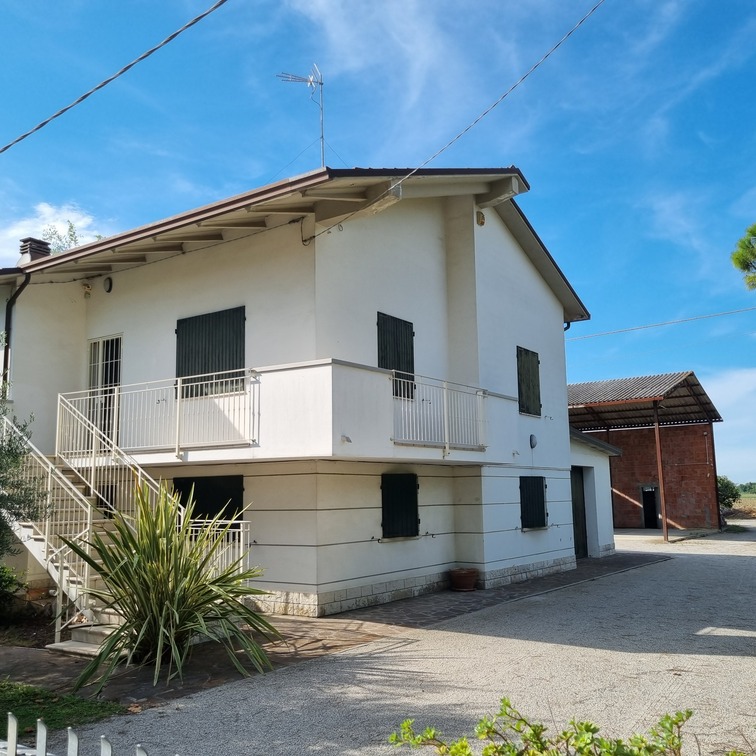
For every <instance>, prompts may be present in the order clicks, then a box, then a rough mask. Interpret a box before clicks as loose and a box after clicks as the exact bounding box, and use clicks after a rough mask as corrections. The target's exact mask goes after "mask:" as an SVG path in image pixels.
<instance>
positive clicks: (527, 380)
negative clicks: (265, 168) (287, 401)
mask: <svg viewBox="0 0 756 756" xmlns="http://www.w3.org/2000/svg"><path fill="white" fill-rule="evenodd" d="M539 365H540V362H539V360H538V352H531V351H530V349H525V348H524V347H520V346H518V347H517V397H518V399H519V404H520V412H522V413H523V414H525V415H539V416H540V414H541V378H540V373H539Z"/></svg>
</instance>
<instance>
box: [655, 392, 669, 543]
mask: <svg viewBox="0 0 756 756" xmlns="http://www.w3.org/2000/svg"><path fill="white" fill-rule="evenodd" d="M654 435H655V437H656V469H657V471H658V474H659V501H660V505H661V518H662V538H663V539H664V540H665V541H669V530H668V528H667V501H666V499H665V496H664V466H663V464H662V452H661V435H660V433H659V402H658V401H656V402H654Z"/></svg>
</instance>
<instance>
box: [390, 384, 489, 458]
mask: <svg viewBox="0 0 756 756" xmlns="http://www.w3.org/2000/svg"><path fill="white" fill-rule="evenodd" d="M393 383H394V443H396V444H404V445H412V446H438V447H442V448H444V450H445V452H446V453H448V451H449V449H472V450H478V451H483V450H484V449H485V438H484V422H483V418H484V413H483V401H484V399H485V397H486V392H485V391H484V390H483V389H479V388H475V387H474V386H465V385H464V384H460V383H452V382H450V381H442V380H439V379H436V378H429V377H427V376H421V375H408V374H406V373H399V372H396V371H395V372H394V378H393Z"/></svg>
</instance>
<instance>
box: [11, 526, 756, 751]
mask: <svg viewBox="0 0 756 756" xmlns="http://www.w3.org/2000/svg"><path fill="white" fill-rule="evenodd" d="M744 524H748V523H744ZM617 544H618V548H619V549H621V552H622V553H620V554H618V555H617V556H615V557H611V558H608V559H606V560H599V561H596V562H593V561H591V560H589V561H587V562H581V564H580V567H579V568H578V570H577V571H574V572H572V573H563V574H562V575H561V576H550V577H547V578H541V579H539V580H535V581H530V582H529V583H525V584H518V585H514V586H508V587H507V588H504V589H496V591H495V592H494V591H481V592H476V593H472V594H453V593H444V594H434V595H432V596H428V597H422V598H419V599H410V600H408V601H406V602H398V603H397V604H394V605H387V606H384V607H376V608H373V609H370V610H360V611H358V612H349V613H345V614H343V615H340V616H337V617H334V618H327V619H325V620H322V619H321V620H305V619H298V618H281V620H282V621H283V622H278V619H277V622H278V624H279V625H281V627H282V630H283V631H284V633H285V634H286V635H287V636H288V637H289V638H290V641H291V646H290V647H289V648H288V649H286V650H283V649H282V650H281V651H280V656H277V653H278V652H277V651H276V650H275V649H273V650H272V655H273V657H274V659H275V661H276V663H277V664H281V665H286V666H287V668H281V669H278V670H277V671H276V672H274V673H272V674H267V675H263V676H255V677H252V678H250V679H244V680H239V679H238V678H235V677H234V676H233V675H228V674H227V672H226V671H223V670H224V669H226V670H227V669H228V663H227V662H225V663H224V662H223V661H222V660H216V661H213V660H212V658H210V657H208V656H205V655H204V654H206V653H208V651H207V649H202V650H201V651H199V652H198V655H197V656H195V658H194V660H193V664H192V666H193V668H194V665H195V663H196V664H197V669H198V668H200V667H201V668H202V673H201V674H199V673H197V669H195V670H194V671H193V672H192V673H191V675H190V678H188V679H187V680H185V683H184V686H181V687H176V688H174V689H173V690H158V691H155V690H153V689H151V687H150V686H144V687H141V688H140V686H141V685H142V684H143V683H141V682H139V680H138V679H136V678H133V679H132V680H130V681H129V680H128V679H123V680H121V681H118V682H116V683H115V685H116V687H115V688H112V689H111V690H110V692H109V695H112V693H114V692H116V691H117V690H118V687H117V686H119V685H123V686H124V687H122V688H121V693H123V694H126V693H127V691H130V693H129V695H132V696H133V697H136V698H138V697H139V696H140V695H142V694H145V695H144V696H143V702H144V703H145V704H146V703H162V704H163V705H162V706H159V707H157V708H147V709H145V711H143V712H142V713H141V714H138V715H136V716H128V717H120V718H117V719H114V720H111V721H108V722H103V723H98V724H96V725H93V726H91V727H88V728H82V732H81V735H82V739H83V740H82V742H83V743H85V744H86V745H85V746H84V748H83V754H84V756H86V754H88V753H92V754H94V753H96V750H95V748H96V742H97V739H98V737H99V735H100V734H102V733H107V735H108V737H109V738H111V740H112V741H113V742H114V745H115V746H116V751H115V752H116V753H124V754H125V753H133V748H134V745H135V744H136V743H138V742H141V743H142V744H144V745H145V747H146V748H147V750H148V752H149V753H150V756H161V754H166V756H169V755H172V754H175V753H180V754H181V755H182V756H191V755H192V754H198V755H199V754H206V753H213V754H214V756H224V755H225V754H229V755H231V754H233V755H234V756H238V754H245V755H246V754H250V755H256V754H259V755H260V756H263V754H264V755H265V756H271V755H275V756H278V755H279V754H280V755H281V756H288V755H289V754H291V755H292V756H294V755H295V754H296V756H301V754H303V753H310V752H312V753H319V754H338V755H339V756H372V755H373V754H375V755H376V756H382V755H383V754H386V755H388V754H391V753H396V751H395V750H394V749H391V748H390V747H389V746H387V745H385V742H386V740H385V739H386V737H387V735H388V733H389V732H391V731H392V730H393V729H395V728H396V727H397V726H398V724H399V722H401V720H402V719H404V718H406V717H408V716H413V717H416V718H417V720H418V725H421V726H425V725H428V724H433V725H436V726H438V727H439V728H440V729H441V730H442V731H444V732H448V733H450V734H453V733H461V732H464V731H470V729H471V727H472V724H473V722H474V720H475V719H476V717H477V715H480V714H483V713H487V712H491V711H492V710H494V709H496V708H497V705H498V700H499V698H500V697H501V696H502V695H509V696H510V697H511V698H512V699H513V700H514V702H515V703H516V704H517V705H518V706H519V707H520V708H521V709H522V710H523V711H524V712H526V713H528V714H530V715H531V716H532V717H534V718H537V719H540V720H541V721H544V722H546V723H547V724H548V725H549V726H550V727H551V728H554V727H557V726H562V725H564V724H565V723H566V722H567V721H568V720H569V719H570V718H572V717H577V718H589V719H592V720H594V721H597V722H598V723H599V724H601V725H602V729H603V730H604V731H605V732H607V733H608V734H616V735H627V734H629V733H630V732H632V731H636V730H642V729H646V728H648V727H649V726H650V725H651V724H652V723H653V722H654V720H655V719H656V718H658V716H660V715H661V714H662V713H663V712H665V711H673V710H675V709H678V708H686V707H691V708H693V709H694V710H695V711H696V716H695V718H694V720H693V722H691V723H689V726H688V728H687V729H688V731H689V733H690V735H694V736H696V737H697V738H698V740H699V742H700V744H701V753H715V752H718V751H720V752H721V751H722V750H724V745H725V744H726V745H727V746H728V747H736V746H741V747H742V746H743V745H744V743H743V742H742V741H739V740H738V738H739V737H740V735H739V733H743V734H744V735H746V736H747V737H749V738H750V739H751V742H754V741H755V740H756V737H755V736H756V729H755V728H756V713H755V712H754V710H753V701H754V700H756V618H755V613H754V610H753V608H752V604H753V595H754V594H756V562H754V560H753V556H754V555H756V529H751V530H749V532H747V533H743V534H729V533H723V534H718V535H714V536H710V537H708V538H703V539H697V540H687V541H682V542H675V543H670V544H664V543H662V542H661V539H660V537H659V536H658V535H655V534H653V535H649V534H648V532H647V531H646V532H642V533H640V534H636V535H634V534H632V533H628V534H620V535H618V538H617ZM670 556H672V557H674V558H672V559H668V557H670ZM639 566H642V569H633V568H634V567H639ZM596 570H597V571H596ZM618 570H620V571H618ZM597 578H601V579H597ZM562 581H563V582H562ZM558 589H560V590H558ZM494 594H496V595H494ZM402 605H404V606H405V608H404V609H401V607H402ZM391 614H393V617H392V616H390V615H391ZM443 617H449V619H443ZM439 619H442V621H440V622H439V621H438V620H439ZM387 622H391V623H392V624H385V623H387ZM40 653H42V654H46V653H47V652H44V651H43V652H40ZM304 660H309V661H308V663H304V664H299V663H296V662H299V661H304ZM224 664H225V667H224ZM0 665H1V666H4V665H3V659H2V658H0ZM131 672H136V671H130V673H129V674H131ZM195 675H197V676H195ZM220 683H225V684H222V685H220ZM213 686H218V687H215V688H214V689H208V690H203V688H211V687H213ZM192 691H194V695H186V694H187V693H189V692H192ZM119 697H120V696H119ZM124 700H127V699H124ZM691 746H692V748H693V750H691V751H690V752H692V753H695V752H696V750H695V744H694V743H693V741H692V739H691ZM50 750H52V751H53V752H55V753H63V752H65V747H64V745H63V740H62V735H55V736H53V738H52V739H51V743H50Z"/></svg>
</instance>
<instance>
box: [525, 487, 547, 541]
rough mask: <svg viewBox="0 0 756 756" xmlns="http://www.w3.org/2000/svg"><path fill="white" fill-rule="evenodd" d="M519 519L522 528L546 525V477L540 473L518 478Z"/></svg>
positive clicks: (543, 526)
mask: <svg viewBox="0 0 756 756" xmlns="http://www.w3.org/2000/svg"><path fill="white" fill-rule="evenodd" d="M520 521H521V523H522V529H523V530H526V529H528V528H545V527H547V522H546V479H545V478H544V477H542V476H540V475H524V476H522V477H521V478H520Z"/></svg>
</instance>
